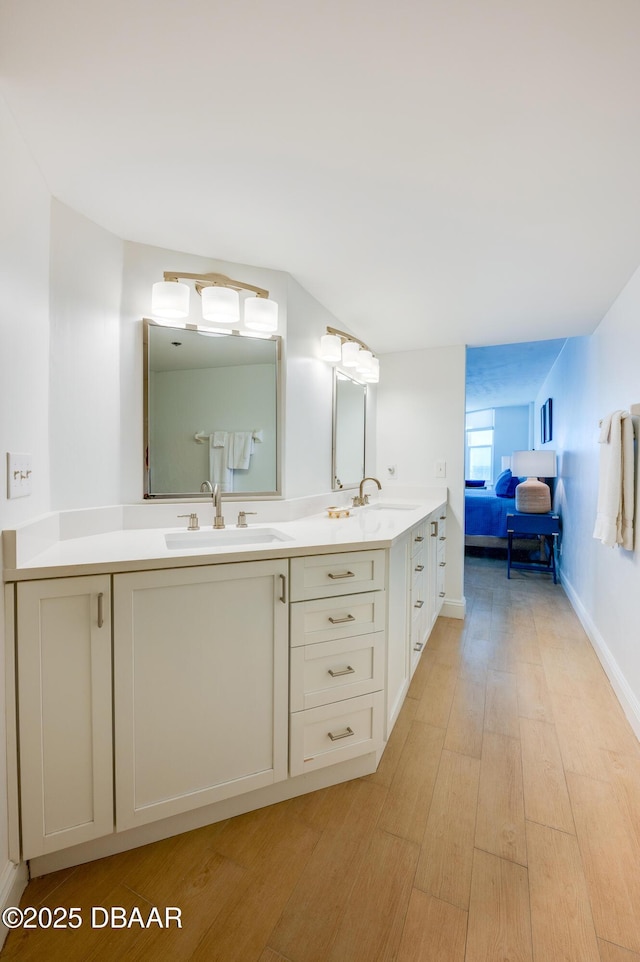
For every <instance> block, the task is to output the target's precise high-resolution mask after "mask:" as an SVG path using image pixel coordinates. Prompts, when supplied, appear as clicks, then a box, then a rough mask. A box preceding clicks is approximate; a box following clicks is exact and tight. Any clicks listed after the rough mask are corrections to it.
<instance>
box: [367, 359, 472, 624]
mask: <svg viewBox="0 0 640 962" xmlns="http://www.w3.org/2000/svg"><path fill="white" fill-rule="evenodd" d="M465 357H466V351H465V347H464V346H463V345H460V346H459V347H446V348H434V349H432V350H423V351H411V352H402V353H398V354H385V355H384V356H383V357H382V358H381V359H380V383H379V385H378V405H377V422H378V423H377V468H376V475H377V477H378V478H379V479H380V481H381V482H382V487H383V490H387V491H389V493H390V494H391V493H392V492H393V490H394V486H395V485H397V486H398V488H399V486H403V487H404V486H422V487H424V486H425V485H426V486H436V485H446V486H447V488H448V489H449V511H448V521H447V582H446V592H447V599H446V600H447V602H448V603H449V604H451V605H462V603H463V580H464V425H465ZM437 461H444V462H446V478H438V477H436V462H437ZM387 465H396V467H397V482H394V481H392V480H390V479H389V478H388V473H387Z"/></svg>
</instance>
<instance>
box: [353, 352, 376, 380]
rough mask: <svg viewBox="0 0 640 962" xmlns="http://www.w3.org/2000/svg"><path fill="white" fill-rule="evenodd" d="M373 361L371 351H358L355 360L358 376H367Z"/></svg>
mask: <svg viewBox="0 0 640 962" xmlns="http://www.w3.org/2000/svg"><path fill="white" fill-rule="evenodd" d="M372 360H373V354H372V353H371V351H367V350H365V348H362V350H360V351H358V356H357V358H356V362H357V363H356V371H357V372H358V374H363V375H367V374H368V373H369V371H370V370H371V362H372Z"/></svg>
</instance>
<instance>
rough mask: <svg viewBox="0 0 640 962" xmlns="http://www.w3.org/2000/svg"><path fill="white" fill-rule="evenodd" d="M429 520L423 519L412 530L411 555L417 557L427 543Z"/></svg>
mask: <svg viewBox="0 0 640 962" xmlns="http://www.w3.org/2000/svg"><path fill="white" fill-rule="evenodd" d="M427 527H428V526H427V522H426V521H421V522H420V524H417V525H416V526H415V528H413V530H412V531H411V557H412V558H415V557H416V556H417V555H418V554H419V552H421V551H422V550H423V548H424V546H425V544H426V543H427V538H428V536H429V532H428V530H427Z"/></svg>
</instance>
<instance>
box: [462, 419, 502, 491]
mask: <svg viewBox="0 0 640 962" xmlns="http://www.w3.org/2000/svg"><path fill="white" fill-rule="evenodd" d="M494 413H495V412H494V410H493V408H487V409H486V410H484V411H470V412H469V413H468V414H467V417H466V424H465V427H466V436H467V445H466V451H465V478H468V479H469V480H470V481H493V426H494Z"/></svg>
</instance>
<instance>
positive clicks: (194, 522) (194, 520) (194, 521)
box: [178, 511, 200, 531]
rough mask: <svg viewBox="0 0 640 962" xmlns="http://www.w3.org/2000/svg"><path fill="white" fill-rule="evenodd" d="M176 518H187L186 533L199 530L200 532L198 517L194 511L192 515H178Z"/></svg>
mask: <svg viewBox="0 0 640 962" xmlns="http://www.w3.org/2000/svg"><path fill="white" fill-rule="evenodd" d="M178 517H179V518H188V519H189V525H188V527H187V530H188V531H199V530H200V524H199V523H198V515H197V514H196V513H195V511H194V512H192V514H179V515H178Z"/></svg>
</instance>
